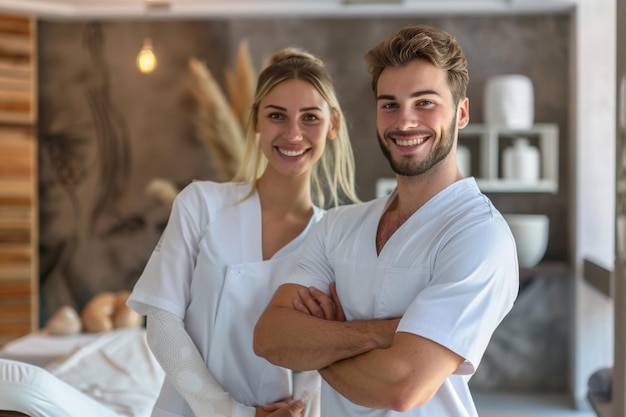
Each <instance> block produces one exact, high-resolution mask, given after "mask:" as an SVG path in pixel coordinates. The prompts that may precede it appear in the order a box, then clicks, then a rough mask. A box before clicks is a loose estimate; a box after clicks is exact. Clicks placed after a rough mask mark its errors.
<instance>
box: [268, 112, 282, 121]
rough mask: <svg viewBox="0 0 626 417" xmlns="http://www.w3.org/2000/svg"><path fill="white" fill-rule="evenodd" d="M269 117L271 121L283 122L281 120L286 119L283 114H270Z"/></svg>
mask: <svg viewBox="0 0 626 417" xmlns="http://www.w3.org/2000/svg"><path fill="white" fill-rule="evenodd" d="M267 117H268V118H269V119H274V120H281V119H283V118H284V116H283V115H282V114H280V113H270V114H268V115H267Z"/></svg>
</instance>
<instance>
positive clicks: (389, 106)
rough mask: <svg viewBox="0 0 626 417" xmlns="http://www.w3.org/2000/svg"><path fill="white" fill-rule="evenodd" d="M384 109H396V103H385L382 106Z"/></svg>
mask: <svg viewBox="0 0 626 417" xmlns="http://www.w3.org/2000/svg"><path fill="white" fill-rule="evenodd" d="M382 108H383V109H394V108H396V103H384V104H383V105H382Z"/></svg>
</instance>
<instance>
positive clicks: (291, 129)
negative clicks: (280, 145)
mask: <svg viewBox="0 0 626 417" xmlns="http://www.w3.org/2000/svg"><path fill="white" fill-rule="evenodd" d="M285 135H286V137H287V139H289V140H302V129H301V127H300V125H299V124H298V123H297V122H295V121H294V122H289V124H288V125H287V130H286V132H285Z"/></svg>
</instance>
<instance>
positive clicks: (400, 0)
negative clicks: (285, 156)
mask: <svg viewBox="0 0 626 417" xmlns="http://www.w3.org/2000/svg"><path fill="white" fill-rule="evenodd" d="M577 1H578V0H0V12H3V13H15V14H25V15H32V16H36V17H41V18H60V19H68V18H69V19H72V18H76V19H82V18H127V17H133V18H177V17H185V18H205V17H227V16H246V17H263V16H264V17H267V16H274V17H276V16H303V15H307V16H308V15H311V16H320V15H332V16H335V15H336V16H358V15H368V16H376V15H407V14H459V13H463V14H466V13H487V12H489V13H491V12H494V13H532V12H546V11H555V10H556V11H559V10H565V9H568V8H572V7H573V6H574V5H575V4H576V3H577Z"/></svg>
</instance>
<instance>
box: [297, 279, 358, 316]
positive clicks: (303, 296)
mask: <svg viewBox="0 0 626 417" xmlns="http://www.w3.org/2000/svg"><path fill="white" fill-rule="evenodd" d="M298 295H299V296H300V298H296V299H294V300H293V308H294V309H295V310H297V311H299V312H301V313H304V314H309V315H311V316H315V317H318V318H320V319H325V320H335V321H346V316H345V315H344V312H343V307H342V306H341V301H340V300H339V296H338V295H337V288H336V286H335V283H334V282H333V283H331V284H330V296H328V295H327V294H326V293H324V292H323V291H320V290H318V289H317V288H315V287H309V288H301V289H300V290H299V291H298Z"/></svg>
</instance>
